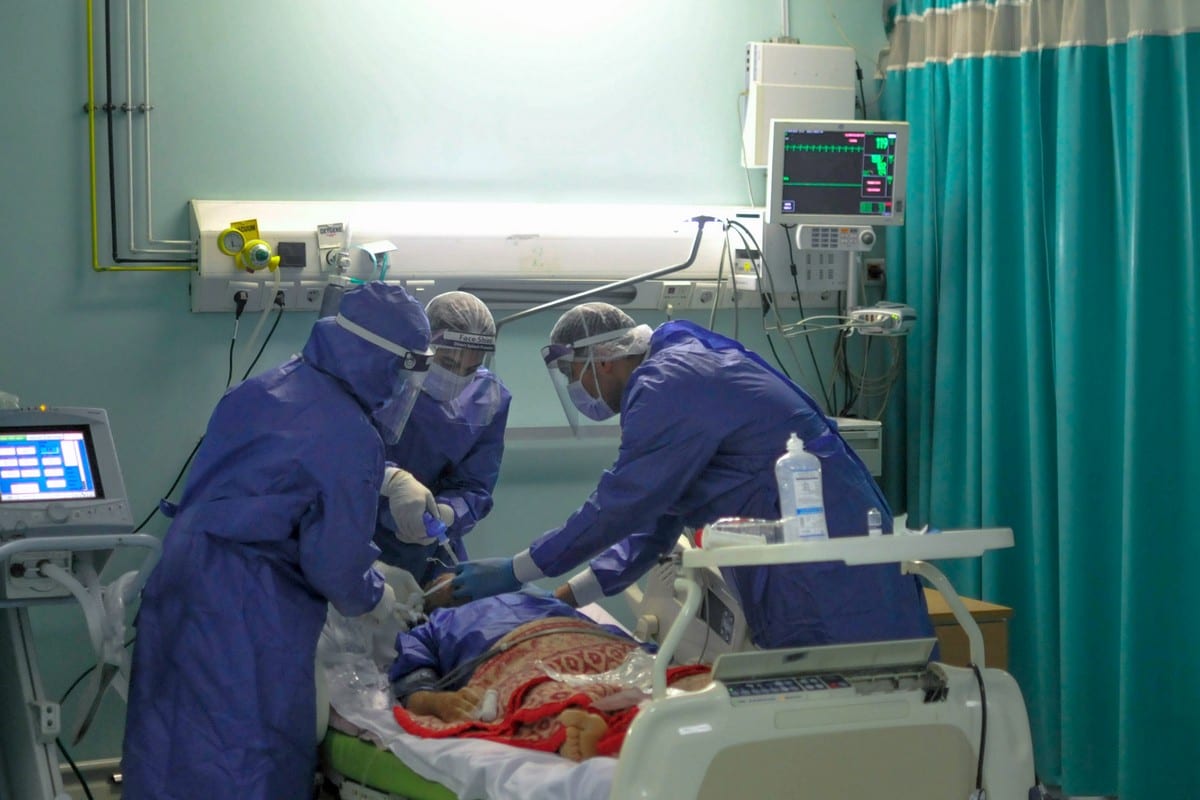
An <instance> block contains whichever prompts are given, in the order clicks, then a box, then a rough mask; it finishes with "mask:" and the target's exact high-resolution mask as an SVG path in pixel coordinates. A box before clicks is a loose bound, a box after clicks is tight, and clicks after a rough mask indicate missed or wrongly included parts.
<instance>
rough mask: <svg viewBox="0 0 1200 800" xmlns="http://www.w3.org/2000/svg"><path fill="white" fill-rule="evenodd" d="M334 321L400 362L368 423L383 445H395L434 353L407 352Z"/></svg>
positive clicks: (345, 322)
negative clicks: (392, 380) (373, 424)
mask: <svg viewBox="0 0 1200 800" xmlns="http://www.w3.org/2000/svg"><path fill="white" fill-rule="evenodd" d="M335 321H336V323H337V324H338V325H339V326H340V327H342V328H345V329H346V330H348V331H350V332H351V333H353V334H354V335H355V336H358V337H359V338H361V339H364V340H366V341H368V342H370V343H371V344H374V345H376V346H378V347H382V348H383V349H384V350H387V351H388V352H389V353H392V354H393V355H396V356H399V358H400V369H399V371H398V372H397V374H396V378H395V383H394V384H393V386H392V390H391V392H389V393H388V398H387V400H385V401H384V402H382V403H381V404H379V405H378V406H376V407H375V408H374V409H372V411H371V419H372V421H374V423H375V427H376V430H378V431H379V435H380V437H382V439H383V441H384V443H385V444H389V445H392V444H395V443H396V442H398V441H400V434H401V433H403V432H404V426H405V424H407V423H408V415H409V414H410V413H412V409H413V404H414V403H416V402H417V395H419V394H420V393H421V385H422V384H423V383H424V382H425V376H426V374H427V372H428V370H429V366H430V364H431V363H432V362H433V350H428V351H426V352H424V353H422V352H419V351H416V350H409V349H408V348H406V347H402V346H400V345H398V344H396V343H395V342H392V341H389V340H387V339H385V338H383V337H382V336H379V335H377V334H375V333H373V332H371V331H369V330H367V329H366V328H364V327H362V326H361V325H359V324H357V323H356V322H353V321H351V320H349V319H346V318H345V317H343V316H342V315H341V314H338V315H337V317H336V318H335Z"/></svg>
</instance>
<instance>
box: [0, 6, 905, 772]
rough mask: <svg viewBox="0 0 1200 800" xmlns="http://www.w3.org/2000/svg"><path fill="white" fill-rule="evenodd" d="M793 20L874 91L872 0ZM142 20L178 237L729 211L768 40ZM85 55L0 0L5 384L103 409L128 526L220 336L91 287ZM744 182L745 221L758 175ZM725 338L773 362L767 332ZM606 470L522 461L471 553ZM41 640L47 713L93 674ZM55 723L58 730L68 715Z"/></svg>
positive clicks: (509, 538) (161, 182)
mask: <svg viewBox="0 0 1200 800" xmlns="http://www.w3.org/2000/svg"><path fill="white" fill-rule="evenodd" d="M115 5H123V4H115ZM790 5H791V8H790V12H791V32H792V34H793V35H794V36H796V37H798V38H799V39H800V40H801V41H803V42H806V43H812V44H826V45H840V44H844V43H845V41H844V39H843V38H842V35H841V33H839V32H838V29H837V27H836V26H835V24H834V23H833V22H832V21H831V19H830V15H829V9H830V8H832V9H833V10H834V11H835V12H836V13H837V14H838V17H839V19H838V22H839V23H840V27H841V29H843V30H844V31H845V32H846V35H847V36H848V37H849V38H850V40H851V41H852V42H853V44H854V46H855V47H856V50H857V53H858V58H859V61H860V62H861V63H862V64H863V65H864V68H865V71H866V74H867V78H868V82H867V92H868V96H869V97H870V96H871V95H872V94H873V91H872V90H873V82H872V81H871V80H870V78H871V74H872V71H873V70H872V67H871V65H872V64H873V63H874V61H875V57H876V54H877V52H878V50H879V48H880V47H881V46H883V44H884V40H883V34H882V30H881V25H880V21H879V3H870V2H862V0H831V2H828V3H827V2H825V0H791V4H790ZM134 7H135V9H137V8H139V7H140V3H134ZM577 8H582V9H585V10H582V11H570V10H569V9H577ZM100 10H101V9H99V8H98V9H97V13H98V14H99V12H100ZM150 18H151V34H152V38H151V60H152V85H151V90H152V99H153V102H154V105H155V112H154V118H153V119H154V126H155V127H154V136H153V149H152V155H153V162H154V176H155V180H154V195H155V207H154V216H155V229H156V230H155V233H156V234H157V235H159V236H160V237H165V238H186V236H187V229H186V224H185V220H186V217H185V204H186V202H187V200H188V199H189V198H193V197H198V198H208V199H219V198H240V199H310V200H315V199H384V198H386V199H414V200H416V199H442V200H489V201H518V200H520V201H562V202H642V203H645V202H664V203H690V202H705V203H713V204H730V205H736V204H744V203H746V202H747V196H746V181H745V178H744V176H743V172H742V170H741V168H740V167H739V129H738V122H737V116H736V113H737V112H736V108H737V105H736V104H737V94H738V92H739V91H740V90H741V89H742V82H743V73H742V70H743V57H744V48H745V44H746V42H747V41H751V40H762V39H767V38H770V37H773V36H775V35H777V34H778V33H779V28H780V4H779V3H775V2H765V0H763V1H761V2H751V1H750V0H691V1H690V2H685V1H684V0H607V2H604V3H596V4H590V5H586V6H585V5H584V4H580V3H573V2H562V0H554V1H553V2H552V1H551V0H524V2H523V1H522V0H510V1H509V2H495V1H494V0H461V1H460V2H453V1H452V0H446V1H445V2H438V1H435V0H428V2H414V0H406V1H405V2H401V1H400V0H353V2H350V1H348V0H344V1H342V2H322V3H316V2H311V1H306V2H294V1H286V0H253V1H252V2H247V1H246V0H204V2H195V3H182V2H179V1H178V0H164V1H163V2H151V3H150ZM572 20H574V21H572ZM85 36H86V27H85V20H84V4H83V3H82V2H70V3H68V2H62V1H61V0H60V1H59V2H45V0H9V2H6V3H5V13H4V15H3V24H2V25H0V105H2V107H3V111H2V113H0V144H2V147H3V155H2V157H0V223H2V224H3V229H4V231H5V235H4V237H3V247H0V309H2V312H0V313H2V316H0V330H2V331H3V335H4V341H5V343H6V345H5V347H4V349H3V355H2V356H0V389H4V390H7V391H9V392H12V393H15V394H18V395H20V397H21V398H22V400H23V401H25V402H27V403H34V402H45V403H49V404H53V405H84V406H100V407H104V408H106V409H108V411H109V414H110V417H111V420H112V425H113V430H114V434H115V437H116V441H117V447H118V451H119V453H120V455H121V458H122V467H123V470H124V476H125V481H126V484H127V487H128V490H129V493H130V496H131V499H132V502H133V506H134V508H135V514H136V516H137V518H138V519H140V518H141V517H142V516H143V515H145V514H146V513H147V512H148V510H149V509H150V508H152V507H153V505H154V504H155V502H156V501H157V499H158V497H159V496H160V495H161V493H163V492H164V491H165V490H166V488H167V486H168V484H169V481H170V478H171V477H173V476H174V475H175V473H176V471H177V470H178V468H179V466H180V465H181V464H182V462H183V460H184V458H185V457H186V455H187V453H188V452H189V451H190V450H191V448H192V446H193V444H194V443H195V441H196V439H197V437H198V436H199V435H200V433H201V432H202V431H203V429H204V425H205V423H206V421H207V417H208V414H209V412H210V411H211V408H212V405H213V403H214V402H215V401H216V399H217V397H218V396H219V395H220V392H221V389H222V387H223V385H224V377H225V369H226V353H227V348H228V343H229V336H230V333H231V327H232V325H231V320H230V319H228V318H227V317H225V316H224V315H213V314H205V315H199V314H192V313H189V311H188V296H187V285H188V281H187V277H186V274H183V273H177V274H170V273H158V274H154V273H120V274H118V273H108V274H97V273H95V272H93V271H92V269H91V266H90V264H91V250H90V246H91V245H90V228H89V205H88V150H87V141H88V140H87V125H86V116H85V115H84V114H83V113H81V107H82V105H83V102H84V100H85V98H86V81H85V74H86V73H85V64H86V59H85V55H84V46H85V41H86V40H85ZM99 143H100V144H101V145H103V143H104V140H103V138H101V139H100V140H99ZM753 185H754V187H755V189H754V190H755V192H756V196H757V197H758V199H759V201H760V202H761V198H762V178H761V176H756V177H755V179H754V181H753ZM107 246H108V245H107V236H106V235H104V234H103V233H102V236H101V247H102V249H103V250H105V251H107ZM102 263H105V264H107V263H111V261H110V260H109V259H108V258H107V256H105V257H104V258H103V259H102ZM641 316H642V317H643V318H644V319H645V321H648V322H660V321H662V316H661V315H651V314H646V315H641ZM312 319H313V315H311V314H300V313H297V314H289V315H287V316H286V317H285V319H284V320H283V322H282V324H281V325H280V326H279V330H278V332H277V333H276V335H275V338H274V340H273V341H272V343H271V345H270V346H269V347H268V349H267V351H266V353H265V355H264V357H263V361H262V362H261V364H262V365H263V366H268V365H273V364H275V363H278V362H279V361H281V360H283V359H284V358H286V357H287V356H288V355H289V354H290V353H292V352H293V351H295V350H297V349H298V348H299V346H300V345H301V343H302V342H303V339H304V336H305V335H306V332H307V329H308V327H309V325H310V324H311V322H312ZM553 319H554V315H553V314H549V315H546V316H544V317H542V318H534V319H531V320H525V321H522V322H520V323H517V324H515V325H513V326H512V328H511V329H506V332H505V335H504V338H503V340H502V344H501V352H500V354H499V358H500V363H501V365H502V366H507V365H512V366H511V367H510V368H506V369H504V373H503V377H504V379H505V380H506V382H507V383H508V385H509V386H510V388H511V389H512V391H513V395H514V398H515V401H514V402H515V408H516V409H517V411H516V412H515V416H514V418H515V421H516V424H518V425H528V424H544V423H540V422H538V421H536V419H535V417H536V415H532V414H529V413H528V412H527V411H522V410H521V409H522V408H532V407H534V402H533V400H532V398H535V397H536V398H539V402H540V401H541V400H544V399H545V398H546V395H547V394H548V393H549V383H548V381H547V380H546V377H545V374H544V371H543V370H542V368H541V366H540V363H539V362H538V359H537V358H536V356H535V355H533V354H534V353H535V352H536V348H537V347H538V346H539V345H540V344H541V343H542V338H543V337H544V335H545V333H546V331H547V330H548V328H549V326H550V325H551V324H552V323H553ZM749 319H750V318H749V317H747V318H744V320H743V330H745V329H746V328H747V327H749V326H750V325H752V324H753V323H751V322H749ZM720 328H721V330H722V331H724V332H729V331H730V330H731V324H730V323H729V321H728V319H725V320H724V321H723V323H722V325H721V326H720ZM245 331H246V326H245V325H244V326H243V335H245ZM743 338H744V339H745V340H746V341H747V343H748V344H749V345H750V346H751V347H755V348H756V349H762V350H763V352H764V355H765V354H767V352H768V351H766V350H765V348H764V347H763V340H762V337H761V335H756V336H743ZM823 358H826V359H827V355H825V356H823ZM826 363H827V362H826ZM523 404H524V405H523ZM614 452H615V441H612V440H610V441H607V442H592V443H586V444H582V445H576V444H575V443H572V442H570V441H559V442H554V443H553V444H545V443H538V444H533V443H524V444H518V445H514V446H513V447H512V448H511V449H510V458H509V459H508V461H507V462H506V464H505V470H504V473H503V475H502V478H501V485H500V488H499V490H498V492H497V498H496V499H497V511H496V512H495V513H494V515H493V517H492V519H490V520H488V521H487V523H485V526H483V528H482V529H481V531H480V532H479V535H478V536H477V537H476V538H477V539H478V540H479V544H478V547H477V554H479V555H487V554H493V553H501V552H505V553H507V552H511V551H512V550H515V549H516V548H518V547H520V546H523V545H524V544H526V543H528V541H529V540H530V539H531V538H532V537H534V536H535V535H537V534H538V533H540V532H541V531H543V530H544V529H546V528H548V527H551V526H553V525H554V524H556V523H557V522H560V521H561V519H562V518H563V517H564V515H565V514H566V513H567V512H569V511H570V510H571V509H572V508H574V506H575V505H576V504H578V503H579V502H580V501H582V500H583V499H584V497H585V496H586V494H587V492H588V491H589V490H590V489H591V487H592V485H593V482H594V480H595V477H596V475H597V473H598V471H599V470H600V469H602V468H603V467H604V466H606V465H607V463H608V462H609V461H610V460H611V458H612V456H613V454H614ZM550 459H553V463H554V468H553V469H549V468H547V467H546V464H547V461H549V460H550ZM163 529H164V526H163V524H162V520H161V519H156V520H155V521H154V522H152V523H151V525H150V526H148V528H147V530H148V531H150V532H154V533H159V534H161V532H162V531H163ZM118 566H121V565H120V564H118ZM34 621H35V625H36V626H37V629H38V631H39V640H38V643H39V649H40V657H41V661H42V668H43V673H44V677H45V681H46V684H47V688H48V691H49V692H50V694H51V695H55V696H57V695H59V694H61V693H62V692H63V691H64V690H65V689H66V687H67V685H68V684H69V682H70V681H71V680H72V679H73V678H74V677H75V676H77V675H78V674H79V673H80V672H81V671H82V670H83V669H85V668H86V667H87V666H88V664H89V663H90V662H89V657H88V654H87V653H86V650H87V648H86V645H85V636H84V631H83V626H82V623H81V619H80V614H79V613H78V610H77V609H76V608H73V607H68V606H64V607H60V608H55V609H49V610H45V609H43V610H40V611H38V612H37V613H35V615H34ZM64 711H65V718H66V720H67V721H68V722H69V721H71V720H72V719H73V715H74V713H75V707H74V706H73V705H71V704H68V706H67V707H66V708H65V710H64ZM5 713H6V714H7V713H9V712H8V711H7V710H6V711H5ZM122 714H123V708H122V707H121V706H120V705H119V704H117V703H116V702H114V701H112V700H110V701H107V702H106V705H105V708H104V713H103V716H102V718H101V719H100V721H99V722H98V723H97V726H96V727H95V728H94V729H93V732H92V733H91V734H89V737H88V739H87V740H86V741H85V742H84V743H83V744H82V745H81V746H80V747H78V748H77V750H76V752H75V755H76V756H77V757H79V758H84V759H87V758H98V757H109V756H115V755H117V754H118V753H119V748H120V731H121V720H122Z"/></svg>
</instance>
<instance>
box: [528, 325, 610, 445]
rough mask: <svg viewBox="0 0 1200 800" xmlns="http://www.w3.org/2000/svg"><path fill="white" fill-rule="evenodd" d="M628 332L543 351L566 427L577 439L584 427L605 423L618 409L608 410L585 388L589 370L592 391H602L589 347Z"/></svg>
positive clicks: (601, 336)
mask: <svg viewBox="0 0 1200 800" xmlns="http://www.w3.org/2000/svg"><path fill="white" fill-rule="evenodd" d="M627 332H628V329H627V328H621V329H620V330H616V331H610V332H609V333H601V334H597V335H595V336H589V337H587V338H586V339H580V340H579V341H577V342H569V343H566V344H550V345H546V346H545V347H543V348H542V360H543V361H544V362H545V363H546V370H547V371H548V372H549V373H550V382H551V383H553V384H554V391H555V392H556V393H557V394H558V400H559V402H560V403H562V407H563V413H564V414H566V417H567V424H568V425H570V426H571V431H572V432H573V433H574V434H575V435H576V436H578V435H579V429H580V428H581V427H586V426H588V425H591V424H594V423H598V422H602V421H604V420H606V419H609V418H610V417H613V416H615V415H616V413H617V410H616V409H613V408H609V406H608V404H607V403H605V401H604V398H603V397H599V396H595V397H594V396H592V395H591V394H590V393H589V392H588V390H587V389H585V388H584V386H583V382H582V381H583V375H584V372H585V371H590V372H591V375H592V388H593V389H595V390H596V392H597V393H598V392H599V391H600V377H599V374H598V373H597V372H596V364H595V358H594V356H593V355H592V352H591V349H590V346H591V345H594V344H599V343H601V342H608V341H612V340H614V339H619V338H621V337H622V336H624V335H625V334H626V333H627ZM578 350H583V351H584V352H585V353H586V355H581V356H577V355H575V353H576V351H578Z"/></svg>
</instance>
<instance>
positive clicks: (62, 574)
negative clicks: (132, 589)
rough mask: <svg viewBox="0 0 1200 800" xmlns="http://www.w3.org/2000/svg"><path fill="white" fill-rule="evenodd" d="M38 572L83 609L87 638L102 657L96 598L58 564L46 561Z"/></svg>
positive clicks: (102, 636)
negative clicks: (62, 588) (60, 586)
mask: <svg viewBox="0 0 1200 800" xmlns="http://www.w3.org/2000/svg"><path fill="white" fill-rule="evenodd" d="M38 572H39V573H40V574H42V575H44V576H45V577H47V578H50V579H51V580H53V581H55V582H56V583H58V584H61V585H62V586H63V587H64V588H66V590H67V591H69V592H70V593H71V594H72V595H74V597H75V599H76V600H78V601H79V605H80V606H81V607H82V608H83V617H84V619H85V620H86V621H87V628H88V638H90V639H91V640H92V648H93V649H94V650H95V651H96V655H97V656H101V657H103V647H104V631H103V626H102V625H101V612H100V608H99V606H100V604H99V602H98V601H97V600H96V598H94V597H93V596H92V595H91V594H89V593H88V590H87V589H85V588H83V584H82V583H80V582H79V580H78V579H77V578H76V577H75V576H74V575H72V574H71V573H69V572H67V571H66V570H65V569H63V568H62V567H60V566H59V565H58V564H52V563H50V562H48V561H47V562H44V563H41V564H39V565H38Z"/></svg>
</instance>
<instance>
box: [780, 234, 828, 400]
mask: <svg viewBox="0 0 1200 800" xmlns="http://www.w3.org/2000/svg"><path fill="white" fill-rule="evenodd" d="M780 227H781V228H783V238H784V241H786V242H787V248H788V269H789V270H790V271H791V273H792V285H793V286H795V287H796V307H797V309H798V310H799V311H800V319H804V297H803V295H802V293H801V291H800V280H799V278H797V277H796V254H795V251H793V250H792V229H793V228H795V227H796V226H795V225H787V224H784V223H780ZM804 342H805V344H807V345H808V357H809V358H810V359H812V365H813V370H814V371H815V372H816V373H817V383H818V384H820V386H821V397H822V398H824V400H825V407H826V408H828V409H829V410H830V411H832V410H833V402H832V401H831V400H830V399H829V392H828V391H826V389H825V379H824V378H823V377H821V368H820V367H819V366H817V354H816V351H814V350H813V346H812V340H811V339H809V338H807V337H805V339H804Z"/></svg>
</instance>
